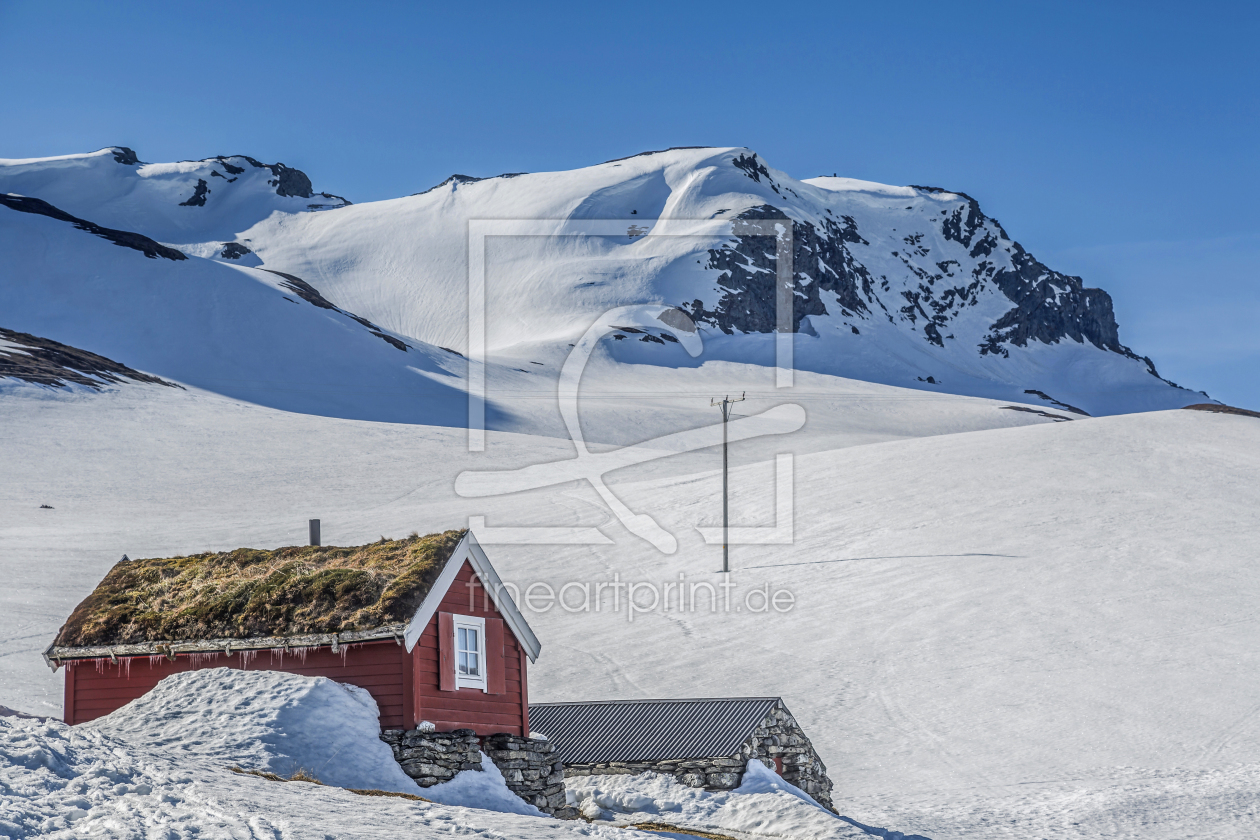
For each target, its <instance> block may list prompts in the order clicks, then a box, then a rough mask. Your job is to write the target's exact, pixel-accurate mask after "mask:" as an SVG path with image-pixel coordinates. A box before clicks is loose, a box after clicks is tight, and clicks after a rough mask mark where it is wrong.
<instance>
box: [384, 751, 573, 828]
mask: <svg viewBox="0 0 1260 840" xmlns="http://www.w3.org/2000/svg"><path fill="white" fill-rule="evenodd" d="M381 740H382V741H384V742H385V743H387V744H389V746H390V749H392V750H393V752H394V760H395V761H397V762H398V764H399V766H400V767H402V769H403V772H404V773H406V774H407V775H408V776H410V777H411V778H412V779H414V780H415V782H416V784H418V785H419V786H420V787H432V786H433V785H436V784H438V783H439V782H446V781H449V780H451V779H453V778H455V774H456V773H460V772H463V771H465V770H473V771H476V772H481V771H482V769H483V768H482V765H481V754H482V751H483V750H484V751H485V754H486V755H488V756H489V757H490V760H491V761H493V762H494V764H495V766H496V767H498V768H499V771H500V772H501V773H502V774H503V780H504V781H505V782H506V783H507V786H508V789H509V790H511V791H512V792H513V793H515V794H516V795H517V796H519V797H520V798H521V799H524V800H525V801H526V802H528V803H530V804H531V805H534V806H535V807H537V808H538V810H540V811H542V812H543V813H546V814H551V815H552V816H555V817H559V818H560V819H576V818H577V811H576V810H575V809H573V808H570V807H568V806H567V805H566V804H565V791H564V765H563V764H561V763H560V759H559V757H558V756H557V755H556V754H555V752H556V748H555V747H554V746H553V745H552V744H551V742H550V741H545V740H539V739H536V738H522V737H521V736H519V735H506V734H500V735H490V736H487V737H486V738H485V739H484V743H483V742H482V739H480V738H478V737H477V733H476V732H474V731H473V730H471V729H456V730H454V731H452V732H424V731H421V730H419V729H412V730H408V731H406V732H403V731H401V730H397V729H391V730H386V731H385V732H382V733H381Z"/></svg>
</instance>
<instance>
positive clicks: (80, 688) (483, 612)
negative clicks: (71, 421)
mask: <svg viewBox="0 0 1260 840" xmlns="http://www.w3.org/2000/svg"><path fill="white" fill-rule="evenodd" d="M435 538H436V539H441V538H446V542H445V545H446V546H449V545H450V544H453V545H454V547H453V549H449V556H447V557H446V559H445V561H444V562H441V561H439V563H438V565H439V566H440V572H439V571H437V569H433V570H432V572H434V573H433V574H428V575H427V579H422V580H419V581H418V582H417V583H416V584H415V585H413V586H412V587H411V589H410V590H406V591H404V592H403V593H402V600H403V601H406V602H408V603H411V604H418V606H415V607H414V610H412V609H410V608H408V612H410V615H409V616H408V615H406V614H405V613H404V614H399V613H397V611H395V614H394V615H392V616H387V617H390V618H394V619H400V618H401V619H405V620H395V621H384V622H381V623H378V624H377V626H363V622H362V621H360V622H358V624H357V626H355V627H354V628H353V629H337V630H335V631H334V632H324V633H309V632H304V633H303V632H299V633H293V632H290V633H285V632H271V633H267V634H265V635H260V634H258V633H253V634H250V635H247V636H243V637H240V638H224V637H216V638H201V637H197V635H196V633H195V632H192V633H190V632H186V631H183V630H181V632H179V633H178V635H179V636H180V638H178V639H152V638H147V639H142V640H137V639H135V638H126V639H123V640H119V641H116V642H113V643H111V642H110V641H109V640H104V641H105V643H103V644H102V643H94V644H90V645H83V644H79V645H74V644H63V642H65V641H73V640H74V634H75V629H76V627H77V628H81V627H82V626H83V623H84V622H83V619H82V616H88V617H89V618H90V616H91V613H92V611H93V610H98V611H99V610H101V609H105V608H103V607H101V606H100V604H101V603H102V602H104V601H105V600H107V599H106V598H105V597H104V596H98V593H100V592H102V591H103V590H105V589H107V587H106V584H107V583H109V582H110V581H111V576H116V575H119V576H121V575H122V574H123V573H125V572H127V571H129V569H128V568H127V563H128V562H129V561H123V562H122V563H119V564H118V565H117V566H115V567H114V569H113V570H111V571H110V574H109V575H107V576H106V578H105V580H103V581H102V583H101V585H100V586H98V590H97V592H94V593H93V595H92V596H89V597H88V599H86V600H85V601H84V602H83V603H82V604H80V606H79V608H78V609H77V610H76V612H75V614H73V615H72V616H71V620H70V621H67V624H66V626H65V627H63V628H62V631H61V633H60V634H59V635H58V638H57V640H56V641H55V642H54V643H53V645H52V646H51V647H49V649H48V650H47V651H46V652H45V654H44V656H45V658H46V659H47V660H48V662H49V664H50V665H51V666H52V667H54V668H57V667H61V666H65V674H66V676H65V721H66V723H69V724H77V723H83V722H85V721H89V720H92V719H94V718H98V717H101V716H102V715H107V714H109V713H110V712H112V711H114V710H115V709H117V708H119V707H121V706H123V705H125V704H127V703H128V702H130V701H131V700H134V699H136V698H137V697H140V696H141V695H143V694H144V693H145V692H147V691H149V690H150V689H152V688H153V687H154V686H155V685H157V684H158V682H159V681H161V680H162V679H163V678H164V677H167V676H170V675H171V674H175V673H179V672H181V671H190V670H195V669H199V668H219V667H229V668H241V669H245V670H273V671H287V672H289V673H293V674H303V675H306V676H322V677H328V678H329V679H332V680H336V681H337V682H343V683H350V684H352V685H357V686H360V687H362V688H364V689H367V691H369V692H370V693H371V694H372V696H373V697H374V698H375V699H376V703H377V706H378V707H379V709H380V720H381V728H382V729H413V728H415V727H416V726H417V725H418V724H419V723H420V722H421V721H429V722H432V723H433V724H435V726H436V729H437V731H449V730H453V729H461V728H467V729H472V730H475V731H476V732H477V734H478V735H490V734H494V733H500V732H505V733H511V734H516V735H528V734H529V693H528V689H527V679H526V673H527V668H526V660H527V659H528V660H529V661H531V662H532V661H534V660H535V659H537V657H538V653H539V650H540V647H541V646H540V645H539V642H538V639H537V637H535V636H534V633H533V631H532V630H530V628H529V625H528V624H526V622H525V619H524V617H523V616H522V615H521V612H520V610H519V609H518V608H517V606H516V604H515V603H514V602H513V601H512V599H511V596H510V595H509V594H508V592H507V591H506V590H505V588H504V587H503V584H502V582H501V581H500V580H499V576H498V574H496V572H495V571H494V567H493V566H491V565H490V561H489V559H488V558H487V557H486V554H485V552H484V551H483V550H482V548H481V546H480V545H478V544H477V541H476V539H474V538H473V535H472V533H471V532H463V533H462V535H461V534H458V533H453V532H448V533H447V534H446V535H433V536H431V537H426V538H418V539H423V540H430V539H435ZM404 542H405V541H404ZM363 548H367V547H363ZM447 550H448V548H443V550H442V551H443V553H445V552H446V551H447ZM306 551H322V552H324V553H325V554H327V553H328V552H343V553H345V552H347V551H352V550H347V549H326V550H325V549H315V548H312V549H280V550H278V552H290V554H294V553H296V554H298V555H300V554H301V552H306ZM207 556H208V555H207ZM177 559H184V558H177ZM130 562H131V563H145V562H150V561H130ZM164 562H165V561H164ZM329 562H330V563H331V564H332V565H331V567H329V566H328V563H326V564H325V567H321V571H323V572H325V573H335V572H338V571H342V572H344V571H346V570H344V569H337V568H336V566H335V563H336V560H333V561H329ZM330 568H331V572H330ZM130 571H133V572H134V571H135V570H134V569H131V570H130ZM119 579H123V578H119ZM403 579H404V583H405V582H406V580H407V579H406V578H403ZM115 582H117V580H116V581H115ZM175 594H178V593H175ZM392 594H394V595H397V594H398V592H396V591H395V592H393V593H392ZM94 599H95V600H94ZM113 599H114V601H117V596H116V595H115V596H113ZM76 617H80V620H79V621H77V623H76ZM168 626H169V625H168ZM174 626H179V623H178V622H176V623H175V625H174ZM272 629H273V630H283V628H272ZM324 629H328V628H324ZM79 635H80V636H82V635H83V634H82V632H81V631H79ZM132 635H133V636H134V630H133V631H132ZM94 641H95V642H100V641H101V640H99V639H96V640H94Z"/></svg>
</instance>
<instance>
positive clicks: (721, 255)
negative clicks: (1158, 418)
mask: <svg viewBox="0 0 1260 840" xmlns="http://www.w3.org/2000/svg"><path fill="white" fill-rule="evenodd" d="M732 162H733V164H734V165H735V166H736V167H738V168H739V169H740V170H741V171H743V172H744V174H745V175H747V176H748V177H749V178H751V179H752V180H754V181H757V182H766V183H770V173H769V170H768V169H767V168H766V167H765V166H764V165H763V164H762V163H761V162H760V161H759V160H758V159H757V157H756V155H746V154H741V155H739V156H738V157H736V158H735V159H734V160H733V161H732ZM771 186H775V185H773V184H772V183H771ZM913 189H916V190H919V191H920V192H923V193H929V194H936V195H942V194H943V195H946V196H947V197H948V196H958V198H959V199H960V202H959V203H956V204H954V205H953V206H952V207H950V206H949V205H947V206H946V209H943V210H942V211H941V215H940V216H938V217H935V218H933V219H932V220H930V221H929V224H932V225H934V226H938V230H939V233H940V235H941V236H942V237H943V238H944V239H945V240H946V241H948V242H956V243H958V244H959V245H961V246H962V247H963V248H965V249H966V251H967V254H968V255H969V258H970V260H972V261H974V262H972V263H969V264H968V265H967V266H966V267H964V265H963V264H960V262H959V260H958V259H940V258H939V257H937V258H934V257H933V255H932V254H931V250H932V248H931V247H930V246H929V245H927V244H925V242H926V241H929V240H925V235H924V233H922V232H912V233H909V234H906V235H903V236H902V242H903V243H904V244H905V249H904V250H900V249H899V250H897V251H893V252H892V255H893V256H894V257H895V258H897V259H898V260H899V261H900V263H901V264H902V265H903V266H904V267H905V270H906V271H907V272H909V274H910V275H912V277H911V278H909V279H910V282H911V283H913V284H914V285H913V286H911V287H909V288H903V289H902V290H900V291H898V292H895V294H898V295H899V297H900V298H901V300H899V301H898V302H897V304H896V305H891V302H890V301H888V300H886V299H884V297H885V296H884V295H882V294H881V293H884V292H891V291H892V288H893V287H892V285H891V283H890V281H889V278H888V277H886V276H879V277H875V276H873V275H872V274H871V272H870V270H869V269H868V268H867V267H866V266H865V265H863V263H862V262H861V261H860V260H859V258H857V257H855V256H854V253H853V251H852V250H851V248H850V246H851V245H854V246H855V245H869V241H868V238H867V236H863V234H862V232H860V231H859V230H858V226H857V222H856V221H855V220H854V219H853V218H852V217H849V216H841V217H838V218H836V217H834V215H833V214H832V213H831V211H827V213H826V215H824V216H823V218H822V221H821V222H818V221H795V220H790V219H789V217H788V216H787V214H786V213H784V212H783V211H782V210H781V209H780V208H778V207H775V206H772V205H761V206H758V207H752V208H749V209H747V210H745V211H744V212H742V213H740V214H739V215H738V216H737V217H736V219H735V220H734V222H733V231H732V232H733V234H734V241H733V242H732V243H730V244H727V245H723V246H722V247H721V248H716V249H711V250H710V251H709V260H708V264H707V267H708V268H711V269H714V270H716V271H717V272H719V274H718V276H717V279H716V283H717V286H718V287H719V291H718V293H717V296H716V299H711V300H700V299H697V300H694V301H692V302H691V303H690V304H686V305H684V306H683V307H682V308H683V309H685V310H686V311H687V312H688V314H689V315H691V317H692V318H693V319H694V320H696V321H697V322H703V323H706V324H709V325H712V326H715V327H717V328H718V329H720V330H722V331H723V332H725V333H728V334H732V333H736V332H745V333H758V332H773V331H775V330H776V328H777V322H776V318H775V289H776V283H777V262H778V259H777V256H776V254H777V249H776V247H774V245H772V244H771V242H770V240H769V238H768V237H767V236H766V234H768V233H770V232H772V229H773V224H774V222H776V221H780V222H789V223H790V224H791V228H792V240H793V244H792V252H793V270H794V276H793V280H792V288H793V295H792V309H793V311H792V327H791V329H792V331H793V332H801V331H802V327H801V322H802V319H804V318H806V317H810V316H814V315H827V314H830V313H831V312H832V310H834V309H839V311H840V313H841V314H843V315H844V316H845V317H846V318H849V317H856V318H860V319H866V318H869V317H871V316H872V315H874V314H877V313H881V312H882V314H883V316H884V317H886V318H887V319H888V320H889V321H890V322H894V323H896V322H897V321H898V320H900V321H902V322H905V323H908V324H909V325H910V328H911V329H912V330H918V331H921V332H922V334H923V337H924V340H925V341H927V342H929V343H931V344H933V345H935V346H937V347H944V346H945V343H946V342H947V341H949V340H951V339H953V337H954V336H953V334H952V330H951V329H950V325H952V324H953V322H954V319H955V318H956V317H957V316H958V315H959V314H960V313H961V312H962V310H963V309H964V308H966V307H970V306H974V305H976V304H977V303H978V302H979V299H980V297H981V295H982V294H983V293H984V292H985V291H986V290H987V289H996V290H997V291H999V292H1000V293H1001V294H1002V295H1003V296H1004V297H1005V298H1007V299H1008V300H1009V301H1010V302H1011V304H1012V305H1011V307H1010V308H1009V309H1008V310H1007V311H1006V312H1004V313H1003V314H1002V315H1001V316H1000V317H998V318H997V319H996V320H995V321H994V322H993V323H992V325H991V326H990V328H989V331H988V333H987V334H986V335H984V337H983V339H982V340H981V342H980V344H979V350H980V353H981V355H989V354H994V355H1000V356H1003V357H1005V356H1009V355H1010V351H1009V349H1008V348H1009V347H1011V346H1015V347H1025V346H1027V345H1028V342H1029V341H1039V342H1042V343H1045V344H1054V343H1057V342H1059V341H1062V340H1063V339H1065V338H1068V339H1072V340H1073V341H1076V342H1081V343H1084V342H1089V343H1091V344H1093V345H1095V346H1096V347H1099V348H1100V349H1103V350H1108V351H1111V352H1114V353H1118V354H1120V355H1122V356H1126V357H1128V358H1132V359H1136V360H1139V361H1142V362H1144V363H1145V364H1146V366H1147V369H1148V370H1149V371H1150V373H1151V375H1152V376H1156V377H1159V373H1158V371H1156V369H1155V365H1154V364H1153V363H1152V362H1151V361H1150V359H1148V358H1145V357H1141V356H1138V355H1137V354H1136V353H1134V352H1133V351H1132V350H1130V349H1129V348H1128V347H1126V346H1124V345H1123V344H1121V343H1120V338H1119V326H1118V325H1117V323H1116V320H1115V314H1114V310H1113V307H1112V301H1111V297H1110V296H1109V295H1108V294H1107V293H1106V292H1104V291H1102V290H1101V289H1089V288H1085V286H1084V284H1083V282H1082V280H1081V278H1079V277H1073V276H1070V275H1065V274H1062V273H1060V272H1057V271H1053V270H1052V269H1050V268H1048V267H1047V266H1045V265H1044V264H1042V263H1041V262H1040V261H1038V260H1037V259H1035V258H1034V257H1033V256H1032V255H1031V254H1029V253H1028V252H1027V251H1025V250H1024V249H1023V247H1022V246H1020V245H1019V243H1017V242H1014V241H1012V240H1011V239H1010V238H1009V237H1008V236H1007V235H1006V232H1005V231H1004V230H1003V229H1002V226H1001V225H1000V224H999V223H998V222H997V220H996V219H992V218H990V217H987V216H985V215H984V213H983V212H982V211H981V209H980V205H979V203H978V202H977V201H976V200H975V199H974V198H972V197H971V196H969V195H967V194H966V193H960V192H955V191H947V190H943V189H941V188H938V187H925V186H916V187H913ZM868 236H869V232H868ZM859 253H861V252H859ZM1008 260H1009V266H1006V263H1007V262H1008ZM964 262H966V261H964ZM916 280H917V282H916ZM849 327H850V329H851V330H852V332H854V333H855V334H861V333H860V331H859V330H858V328H857V326H855V325H853V324H849ZM1159 378H1161V379H1162V377H1159ZM1163 381H1165V382H1168V380H1163ZM1168 384H1170V385H1175V383H1172V382H1168Z"/></svg>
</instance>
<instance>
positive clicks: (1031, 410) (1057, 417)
mask: <svg viewBox="0 0 1260 840" xmlns="http://www.w3.org/2000/svg"><path fill="white" fill-rule="evenodd" d="M999 408H1001V409H1003V410H1004V411H1025V412H1027V413H1029V414H1036V415H1038V416H1039V417H1049V418H1050V419H1051V420H1054V421H1055V422H1056V423H1061V422H1063V421H1064V420H1068V421H1070V420H1071V419H1072V418H1071V417H1064V416H1063V415H1062V414H1051V413H1049V412H1047V411H1039V410H1038V409H1035V408H1029V407H1028V406H1026V405H1003V406H999Z"/></svg>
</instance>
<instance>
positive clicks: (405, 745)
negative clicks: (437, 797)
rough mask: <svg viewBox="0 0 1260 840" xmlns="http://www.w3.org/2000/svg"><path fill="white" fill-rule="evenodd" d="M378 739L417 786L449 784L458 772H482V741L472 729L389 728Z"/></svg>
mask: <svg viewBox="0 0 1260 840" xmlns="http://www.w3.org/2000/svg"><path fill="white" fill-rule="evenodd" d="M381 740H382V741H384V742H385V743H387V744H389V746H390V749H392V750H393V751H394V760H395V761H397V762H398V764H399V765H400V766H401V767H402V769H403V772H404V773H406V774H407V775H408V776H410V777H411V778H413V779H415V781H416V784H418V785H420V787H431V786H432V785H436V784H437V783H438V782H447V781H450V780H451V779H453V778H455V774H456V773H458V772H460V771H461V770H477V771H480V770H481V741H480V739H478V738H477V733H476V732H474V731H473V730H471V729H456V730H454V731H453V732H422V731H421V730H419V729H411V730H408V731H406V732H403V731H401V730H398V729H388V730H386V731H384V732H382V733H381Z"/></svg>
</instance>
